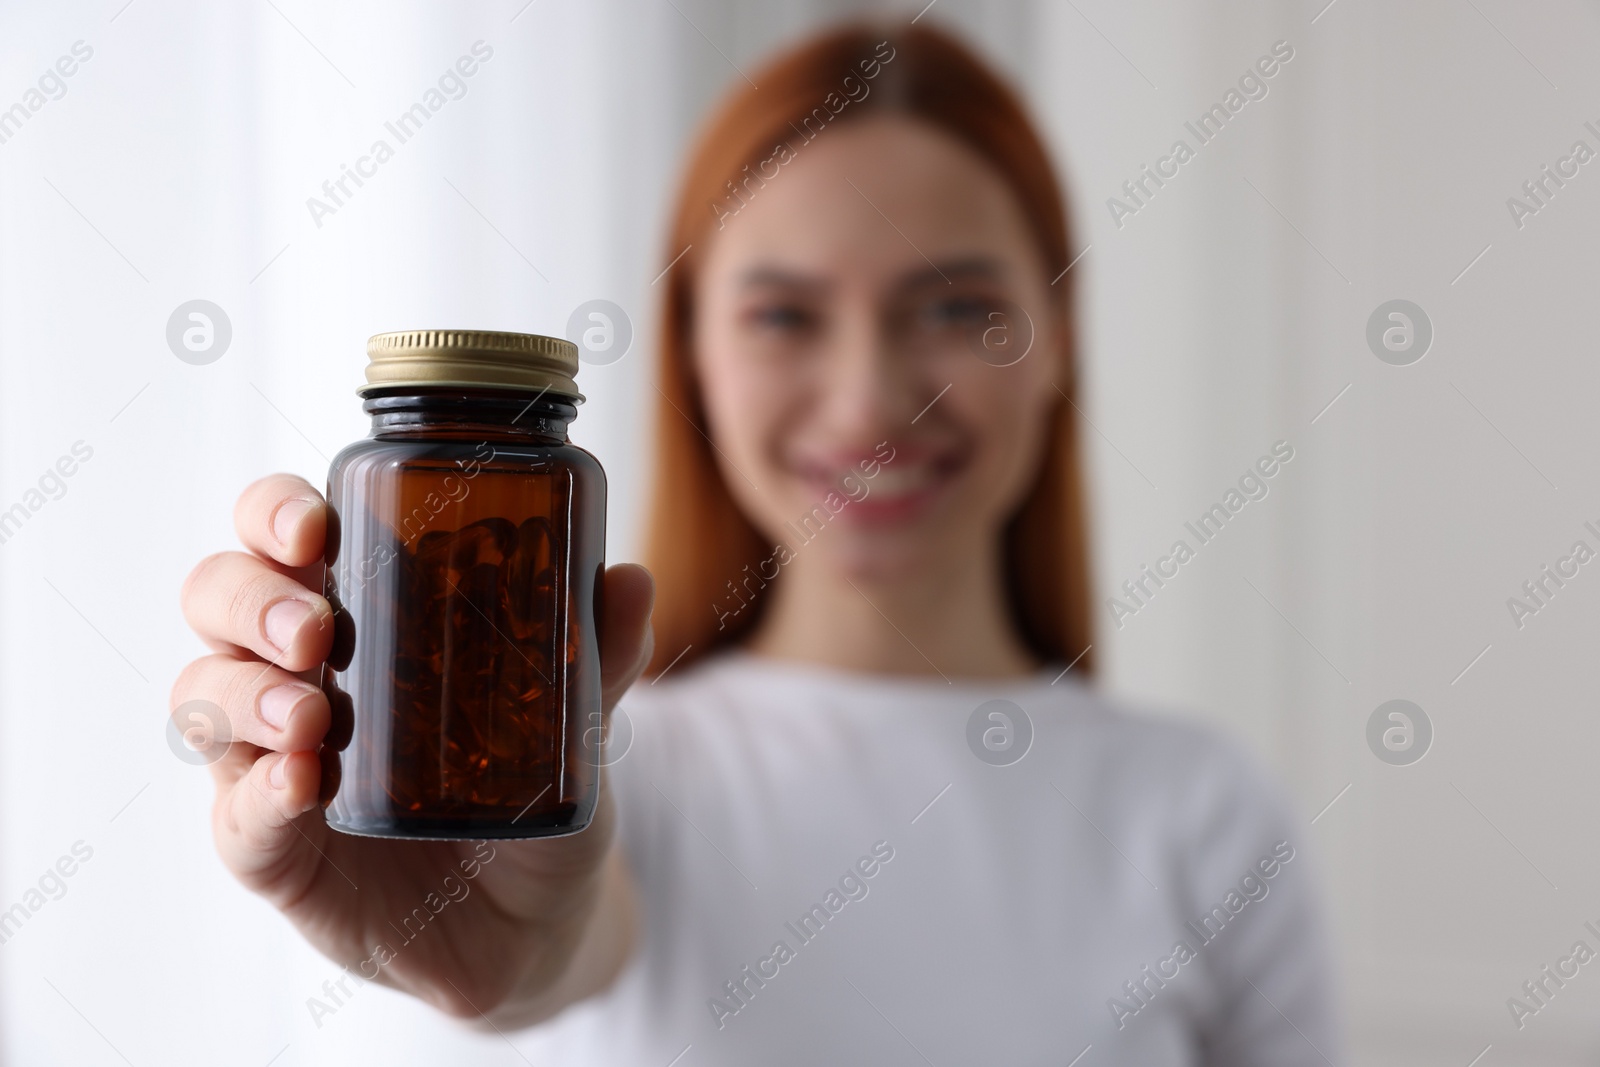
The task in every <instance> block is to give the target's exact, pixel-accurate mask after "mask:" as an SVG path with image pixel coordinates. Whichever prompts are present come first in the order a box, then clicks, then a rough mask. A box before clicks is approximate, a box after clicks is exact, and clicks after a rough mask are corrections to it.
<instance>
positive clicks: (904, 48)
mask: <svg viewBox="0 0 1600 1067" xmlns="http://www.w3.org/2000/svg"><path fill="white" fill-rule="evenodd" d="M753 80H754V84H755V85H758V86H759V87H760V88H759V89H757V88H755V87H754V86H744V85H741V86H740V87H739V88H738V89H737V90H736V91H735V92H734V93H733V94H732V96H731V97H729V98H728V99H727V100H726V101H724V103H723V104H722V106H721V108H720V109H719V110H718V111H717V112H716V113H715V114H714V115H713V116H712V118H711V120H710V122H709V123H708V124H707V125H706V127H705V128H704V130H703V131H702V133H701V135H700V138H699V140H698V141H697V143H696V145H695V148H694V151H693V153H692V154H691V155H690V157H689V162H688V167H687V169H686V171H685V174H684V178H683V183H682V185H681V186H680V188H679V193H678V199H677V203H676V208H675V210H674V212H673V216H672V229H671V234H670V241H669V244H668V247H667V249H666V250H665V255H664V258H663V263H664V264H665V263H668V262H670V261H672V260H673V259H674V258H675V257H680V256H681V258H677V259H676V262H673V263H671V266H670V269H668V270H667V272H666V277H665V279H664V280H663V285H664V288H665V294H664V297H663V300H664V305H663V307H662V313H661V320H660V321H661V345H660V352H661V357H660V364H659V375H658V385H657V390H658V392H659V401H660V402H659V403H658V405H657V411H656V420H655V449H654V462H655V478H654V483H653V492H654V497H653V500H652V502H651V508H650V516H649V525H648V532H647V541H646V547H645V562H646V563H647V565H648V566H649V567H650V569H651V570H652V571H653V572H654V574H655V578H656V586H657V595H656V606H655V634H656V645H655V657H654V659H653V660H652V662H651V664H650V667H649V670H648V673H650V674H658V673H659V672H661V671H662V670H664V669H665V668H666V667H667V666H669V665H673V664H675V665H676V667H678V668H682V667H683V666H685V665H687V664H688V663H690V662H692V661H693V660H695V659H698V658H700V657H702V656H705V655H706V654H708V653H710V652H713V651H715V650H716V649H718V648H720V647H723V646H726V645H730V644H735V643H738V642H739V641H740V640H741V639H742V638H743V637H744V636H745V635H746V634H747V633H748V632H749V631H750V628H751V626H752V624H753V623H754V622H755V621H756V620H757V619H758V618H759V617H760V610H759V608H760V604H762V603H764V601H765V599H766V598H759V599H758V601H757V603H756V605H753V607H754V609H755V610H748V611H745V610H741V611H740V612H739V613H738V614H737V615H736V616H734V617H733V621H731V622H730V621H729V619H728V618H727V616H726V615H725V614H724V613H722V612H719V610H718V607H717V605H719V604H721V603H722V602H724V601H725V600H726V590H727V588H728V583H729V582H730V581H737V580H738V578H739V577H740V574H741V572H742V571H743V570H744V568H745V567H746V566H747V565H754V564H756V563H757V562H758V561H760V560H763V559H765V558H767V557H768V556H769V555H770V554H771V552H772V548H773V546H772V545H770V544H768V543H767V541H766V540H765V539H764V538H763V536H762V535H761V533H760V532H759V531H758V530H757V529H756V527H755V526H754V524H752V523H751V521H750V520H749V519H748V518H747V517H746V516H745V515H744V513H743V512H742V511H740V509H739V507H738V506H737V505H736V504H735V502H734V500H733V497H732V495H731V494H730V493H729V491H728V487H727V484H726V483H725V482H724V481H723V477H722V475H721V473H720V472H719V470H718V468H717V465H716V462H715V460H714V457H713V454H712V445H711V443H710V438H709V436H708V435H707V423H706V418H705V412H704V409H703V405H702V403H701V398H700V395H699V389H698V386H697V385H696V383H695V374H694V367H693V360H692V358H691V351H690V346H691V336H692V323H691V315H692V314H693V310H694V286H695V280H696V276H697V267H698V263H697V261H698V258H699V252H700V250H701V248H702V246H703V245H704V244H705V243H706V240H707V237H708V231H709V230H711V229H712V228H713V227H719V226H721V225H723V224H725V222H726V219H727V216H728V215H729V214H730V213H736V211H737V209H738V208H739V207H740V206H741V205H742V204H743V203H744V202H745V200H746V199H747V198H748V197H749V196H750V195H753V194H754V193H755V192H756V191H757V190H758V189H759V188H760V185H761V184H763V183H764V181H765V178H770V177H772V175H773V170H772V169H771V168H773V167H775V166H777V165H778V163H782V162H784V161H785V156H784V154H783V153H784V151H785V149H787V151H788V153H789V156H788V157H787V158H798V157H801V156H803V153H804V152H805V147H804V146H805V144H806V143H807V142H808V141H809V140H810V139H812V138H814V137H817V136H825V135H826V127H827V126H828V125H831V124H834V123H838V122H852V121H855V120H856V119H859V118H863V117H865V116H868V115H873V114H879V115H881V114H903V115H906V116H909V117H915V118H917V119H919V120H922V121H924V122H926V123H929V124H931V125H932V126H933V127H935V128H936V129H939V130H941V131H943V132H944V133H946V134H948V135H950V136H953V137H955V138H956V139H957V140H959V141H961V142H962V143H963V144H965V145H967V146H968V147H969V148H971V149H974V150H975V151H976V152H977V153H978V155H979V156H981V157H982V158H983V159H984V160H985V161H986V162H987V163H988V164H989V165H990V166H992V167H993V168H994V169H995V170H996V171H997V172H998V173H999V175H1000V176H1001V177H1002V178H1003V179H1004V181H1005V182H1006V184H1007V185H1008V186H1009V187H1010V189H1011V191H1012V193H1013V194H1014V195H1015V196H1016V198H1017V201H1018V203H1019V204H1020V205H1021V207H1022V211H1023V215H1024V217H1025V218H1026V220H1027V222H1028V224H1029V229H1030V230H1031V232H1032V233H1033V234H1034V236H1035V238H1036V239H1037V241H1038V243H1039V249H1040V251H1041V252H1042V254H1043V261H1044V263H1045V264H1046V267H1047V269H1048V270H1049V272H1050V277H1051V278H1054V279H1056V281H1055V283H1054V284H1053V285H1052V287H1051V290H1050V291H1051V293H1052V294H1053V297H1052V298H1053V299H1054V300H1056V301H1059V304H1058V310H1059V312H1060V315H1061V318H1060V321H1061V324H1062V329H1061V330H1060V332H1059V336H1060V338H1061V343H1062V345H1063V346H1065V349H1066V351H1064V352H1062V353H1061V355H1062V357H1063V359H1062V366H1063V367H1066V368H1069V370H1068V372H1067V373H1065V374H1064V375H1063V379H1064V380H1061V381H1058V382H1057V383H1056V386H1057V388H1058V389H1060V391H1061V393H1062V396H1061V398H1060V401H1059V402H1058V403H1057V404H1056V405H1055V406H1054V409H1053V410H1052V412H1051V414H1050V417H1049V418H1050V423H1049V427H1048V431H1047V434H1046V441H1047V443H1046V445H1045V455H1044V457H1043V459H1042V462H1040V464H1039V468H1038V472H1037V476H1036V478H1035V480H1034V483H1033V486H1032V487H1031V489H1030V490H1029V492H1028V494H1027V496H1026V498H1025V500H1024V502H1023V503H1022V505H1021V506H1020V507H1019V509H1018V510H1017V512H1016V514H1015V515H1014V516H1013V517H1012V518H1011V519H1010V521H1009V522H1008V524H1007V527H1006V531H1005V546H1004V573H1005V580H1006V585H1007V589H1006V593H1007V600H1008V603H1009V605H1010V608H1011V613H1012V618H1013V621H1014V623H1015V625H1016V628H1017V630H1018V632H1019V633H1020V634H1021V636H1022V638H1023V640H1024V641H1025V642H1026V643H1027V645H1028V647H1029V649H1030V650H1031V651H1032V652H1033V653H1034V654H1035V655H1037V656H1039V657H1040V658H1042V659H1043V660H1045V661H1046V662H1059V663H1067V662H1071V661H1074V660H1076V661H1077V662H1078V669H1079V670H1081V671H1083V672H1085V673H1086V674H1087V673H1092V671H1093V663H1094V656H1093V655H1092V653H1090V652H1089V651H1088V650H1089V649H1090V647H1091V644H1092V640H1093V637H1092V634H1091V624H1090V612H1091V601H1090V595H1091V594H1090V588H1089V578H1088V544H1087V531H1086V524H1085V518H1084V500H1083V485H1082V480H1081V476H1080V471H1079V457H1078V444H1077V434H1076V419H1075V416H1076V412H1077V409H1076V406H1075V403H1074V401H1073V399H1072V398H1073V396H1074V394H1075V391H1076V390H1075V384H1076V375H1075V374H1073V373H1071V372H1070V368H1071V367H1072V357H1073V351H1072V344H1073V342H1072V336H1073V332H1074V330H1073V326H1074V317H1073V303H1072V295H1071V293H1072V289H1071V280H1072V276H1071V275H1070V274H1068V273H1064V272H1065V271H1066V268H1067V266H1068V265H1069V263H1070V262H1071V256H1070V250H1071V244H1070V242H1069V238H1068V234H1067V220H1066V212H1065V209H1064V206H1063V202H1062V194H1061V187H1060V185H1059V183H1058V181H1057V178H1056V174H1055V168H1054V167H1053V166H1052V165H1051V162H1050V156H1049V153H1048V152H1047V151H1046V149H1045V147H1044V144H1043V142H1042V140H1041V139H1040V137H1039V135H1038V132H1037V131H1036V130H1035V128H1034V126H1033V123H1032V122H1031V120H1030V119H1029V117H1028V114H1027V112H1026V110H1025V109H1024V107H1023V105H1022V102H1021V100H1020V99H1019V98H1018V96H1017V94H1016V93H1015V92H1014V91H1013V90H1012V89H1011V88H1010V87H1009V86H1008V85H1007V84H1006V83H1005V82H1003V81H1002V80H1001V79H1000V78H999V77H998V76H997V75H996V74H995V73H994V72H993V71H991V70H990V69H989V68H988V67H987V66H986V65H985V64H984V63H983V61H982V60H980V59H979V58H977V57H976V56H975V55H974V54H973V53H972V52H970V51H969V50H968V49H967V48H966V47H965V46H963V45H962V44H960V43H959V42H958V41H956V40H955V39H954V38H952V37H950V36H949V35H948V34H945V33H943V32H941V31H939V30H935V29H931V28H927V27H925V26H915V25H899V26H893V27H889V28H877V27H873V26H871V25H867V24H861V25H847V26H843V27H840V28H837V29H834V30H831V31H829V32H826V33H824V34H822V35H820V36H817V37H814V38H811V39H809V40H807V41H806V42H804V43H802V44H801V45H799V46H798V47H796V48H794V49H793V50H791V51H789V52H787V53H785V54H783V55H780V56H779V57H777V58H776V59H774V60H772V61H771V62H769V63H768V64H767V65H766V66H764V67H762V68H761V69H760V70H759V71H757V72H755V73H754V79H753ZM863 86H864V87H865V88H863ZM775 159H776V160H777V161H778V163H775V162H774V160H775ZM763 176H765V177H763ZM685 249H687V251H685ZM780 580H781V579H780Z"/></svg>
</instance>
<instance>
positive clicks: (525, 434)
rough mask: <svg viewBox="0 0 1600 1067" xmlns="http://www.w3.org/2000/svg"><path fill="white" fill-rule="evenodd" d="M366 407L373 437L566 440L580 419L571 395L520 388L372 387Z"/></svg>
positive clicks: (557, 441)
mask: <svg viewBox="0 0 1600 1067" xmlns="http://www.w3.org/2000/svg"><path fill="white" fill-rule="evenodd" d="M361 407H362V410H363V411H365V412H366V413H367V414H368V415H371V416H372V429H371V436H372V437H374V438H396V437H405V438H459V437H474V438H480V439H494V440H520V441H534V440H537V441H544V442H556V443H561V444H565V443H566V440H567V424H568V423H569V422H571V421H572V420H573V419H574V418H576V417H577V414H578V408H577V405H576V404H574V403H573V402H572V400H571V399H570V398H569V397H565V396H560V395H557V394H553V393H542V394H541V393H531V392H528V391H527V390H520V389H495V388H489V387H485V388H451V389H419V388H417V387H415V386H408V387H404V388H397V389H387V390H374V391H373V392H370V393H368V394H367V396H366V398H365V400H364V401H363V403H362V405H361Z"/></svg>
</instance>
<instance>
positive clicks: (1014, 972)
mask: <svg viewBox="0 0 1600 1067" xmlns="http://www.w3.org/2000/svg"><path fill="white" fill-rule="evenodd" d="M1057 673H1058V671H1056V670H1050V671H1045V672H1041V673H1040V674H1039V675H1037V676H1034V677H1030V678H1026V679H1016V680H1010V681H972V680H962V681H956V682H955V683H954V684H947V683H946V682H944V681H943V680H942V679H940V678H938V677H933V678H931V679H921V678H904V677H886V676H878V675H868V674H860V673H854V672H849V671H842V670H834V669H827V668H818V667H814V666H808V665H803V664H796V663H787V662H782V661H775V660H771V659H767V658H762V657H758V656H753V655H750V654H747V653H742V652H736V653H724V654H721V655H719V656H716V657H713V658H711V659H709V660H707V661H706V662H704V663H702V664H699V665H697V666H695V667H694V668H691V669H686V670H683V671H681V672H680V673H676V674H670V673H669V674H668V675H667V676H666V677H665V678H663V679H661V680H660V681H659V682H657V683H655V684H651V683H649V682H642V683H640V684H639V685H638V686H636V687H635V688H634V689H633V690H632V691H631V692H630V693H629V694H628V695H627V696H626V697H625V698H624V699H623V701H622V709H623V711H624V712H625V713H626V717H627V719H628V720H629V721H630V722H631V726H632V732H633V738H632V740H631V742H626V741H625V734H626V732H627V728H626V727H625V726H624V727H616V726H614V727H613V730H614V733H613V740H614V744H615V745H616V749H615V750H614V751H613V753H612V756H613V758H614V757H615V751H619V750H620V749H621V746H622V744H624V743H627V744H628V748H627V750H626V752H625V754H624V755H622V756H621V758H620V759H617V760H616V762H615V763H614V764H612V766H611V767H610V768H609V773H610V786H611V788H613V789H614V790H615V791H616V797H617V801H618V805H619V811H620V820H619V825H620V831H619V833H620V840H621V841H622V844H623V847H625V848H626V850H627V852H628V855H629V857H630V859H631V861H632V864H633V869H634V871H635V873H636V876H637V878H638V882H639V886H640V895H641V900H642V909H643V929H642V936H641V940H640V942H639V944H638V947H637V951H636V953H635V955H634V957H633V958H632V960H631V961H630V963H629V965H628V967H627V968H626V970H625V971H624V972H623V974H622V975H621V977H620V978H619V979H618V981H617V982H616V984H615V985H614V986H613V987H612V988H611V989H610V990H609V991H608V992H607V993H605V994H604V995H602V996H600V997H597V998H593V999H591V1000H589V1001H586V1002H584V1003H582V1004H579V1005H575V1006H574V1007H572V1008H571V1009H569V1010H568V1011H566V1012H564V1013H563V1014H562V1015H560V1016H559V1017H557V1018H556V1019H553V1020H551V1021H550V1022H548V1023H545V1024H543V1025H541V1026H539V1027H536V1028H533V1029H531V1030H527V1031H523V1032H520V1033H518V1034H516V1035H514V1037H515V1040H516V1044H517V1046H518V1047H519V1048H520V1049H521V1050H522V1051H523V1053H524V1054H525V1055H529V1056H530V1058H533V1057H534V1056H536V1055H537V1056H541V1057H547V1058H540V1059H533V1062H539V1063H544V1062H548V1063H551V1064H557V1063H559V1064H562V1065H563V1067H568V1065H572V1067H576V1065H580V1064H582V1065H588V1064H606V1065H613V1064H614V1065H619V1067H620V1065H627V1067H637V1065H646V1067H668V1065H669V1064H671V1065H672V1067H708V1065H724V1064H725V1065H738V1067H749V1065H753V1064H763V1065H766V1064H827V1065H829V1067H835V1065H842V1064H874V1065H881V1064H935V1065H938V1067H946V1065H949V1067H955V1065H958V1064H984V1065H988V1064H1007V1065H1010V1064H1027V1065H1032V1064H1040V1065H1044V1064H1049V1065H1051V1067H1067V1065H1069V1064H1071V1065H1075V1067H1107V1065H1113V1064H1117V1065H1128V1067H1169V1065H1170V1067H1177V1065H1180V1064H1181V1065H1200V1064H1204V1065H1208V1067H1223V1065H1225V1067H1255V1065H1261V1067H1268V1065H1270V1067H1294V1065H1301V1064H1304V1065H1312V1064H1319V1065H1320V1064H1337V1063H1339V1062H1341V1054H1342V1053H1341V1048H1340V1044H1341V1042H1340V1040H1339V1033H1338V1027H1337V1025H1336V1020H1335V1013H1334V1009H1333V1004H1332V994H1331V975H1330V966H1329V961H1328V956H1327V952H1326V948H1325V944H1324V939H1323V932H1322V929H1321V919H1320V915H1319V914H1318V909H1317V903H1316V899H1315V898H1316V893H1315V879H1314V872H1313V871H1312V870H1311V869H1310V865H1309V863H1308V861H1307V858H1306V856H1305V851H1306V850H1305V844H1306V841H1305V838H1306V836H1307V835H1306V828H1305V824H1304V823H1303V822H1300V821H1297V820H1296V819H1295V817H1294V816H1293V815H1292V813H1291V809H1290V807H1289V805H1288V804H1287V803H1286V801H1285V800H1284V798H1283V797H1282V796H1281V795H1280V794H1279V793H1278V792H1277V791H1276V790H1275V789H1274V788H1272V787H1270V786H1269V785H1268V784H1267V783H1266V782H1265V781H1264V780H1263V778H1262V777H1261V775H1260V774H1259V773H1258V772H1257V771H1256V769H1255V768H1254V767H1253V766H1252V765H1251V764H1250V763H1249V762H1248V761H1246V760H1245V759H1243V758H1242V757H1241V756H1240V754H1239V753H1238V752H1236V751H1235V750H1234V749H1233V748H1232V747H1231V746H1229V745H1228V744H1226V743H1224V742H1222V741H1221V740H1219V739H1218V738H1217V737H1215V736H1213V735H1212V734H1211V733H1209V732H1207V731H1205V730H1203V729H1200V728H1197V727H1195V726H1192V725H1184V724H1180V723H1177V722H1172V721H1164V720H1160V719H1155V718H1148V717H1143V716H1139V715H1134V714H1129V713H1126V712H1123V711H1119V710H1116V709H1114V708H1113V707H1111V706H1110V705H1109V704H1108V702H1107V701H1106V700H1105V699H1103V698H1101V697H1099V696H1097V695H1096V694H1095V693H1093V692H1092V691H1090V690H1088V689H1086V688H1084V687H1082V686H1080V685H1077V684H1075V683H1074V682H1072V681H1071V680H1070V676H1069V677H1068V678H1066V679H1062V680H1060V681H1058V682H1056V683H1055V684H1054V685H1052V684H1051V680H1052V679H1053V678H1055V677H1056V675H1057ZM990 701H1009V702H1010V703H1009V704H995V705H989V706H987V707H983V706H984V705H988V702H990ZM980 708H981V709H982V710H979V709H980ZM1017 708H1020V709H1021V711H1022V713H1023V714H1021V715H1019V714H1018V713H1017V711H1016V709H1017ZM992 712H999V713H1000V715H1001V717H999V718H995V717H992V715H991V713H992ZM974 720H976V721H975V722H974ZM1030 726H1031V730H1030ZM1030 732H1031V734H1032V736H1031V740H1030V739H1028V737H1027V735H1028V733H1030ZM978 753H982V754H983V755H984V757H987V759H985V758H980V755H978ZM1019 753H1021V758H1020V759H1018V758H1016V757H1017V755H1018V754H1019ZM1008 761H1011V762H1008ZM680 1056H681V1058H678V1059H675V1057H680ZM1074 1057H1080V1058H1078V1059H1075V1058H1074Z"/></svg>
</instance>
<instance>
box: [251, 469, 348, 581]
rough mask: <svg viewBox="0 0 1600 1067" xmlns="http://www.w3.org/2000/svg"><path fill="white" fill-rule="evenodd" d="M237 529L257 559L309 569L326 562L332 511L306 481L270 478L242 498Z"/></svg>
mask: <svg viewBox="0 0 1600 1067" xmlns="http://www.w3.org/2000/svg"><path fill="white" fill-rule="evenodd" d="M233 527H234V529H235V530H236V531H238V534H239V540H241V541H243V542H244V545H245V547H246V548H248V549H249V550H250V551H252V552H254V553H256V554H257V555H260V556H264V557H265V558H267V559H271V560H276V561H277V562H279V563H282V564H284V565H285V566H289V567H307V566H310V565H311V564H313V563H315V562H317V561H318V560H320V559H321V558H322V549H323V542H324V540H325V539H326V537H327V531H328V507H327V504H326V503H325V502H324V501H323V499H322V494H321V493H319V492H317V491H316V490H315V489H313V488H312V487H311V483H310V482H308V481H306V480H305V479H304V478H301V477H299V476H297V475H293V474H269V475H267V476H266V477H265V478H261V479H258V480H257V481H254V482H252V483H251V484H250V485H249V486H247V487H246V488H245V491H244V492H242V493H240V494H239V502H238V503H237V504H235V505H234V506H233Z"/></svg>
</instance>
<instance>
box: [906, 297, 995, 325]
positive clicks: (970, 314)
mask: <svg viewBox="0 0 1600 1067" xmlns="http://www.w3.org/2000/svg"><path fill="white" fill-rule="evenodd" d="M1000 308H1001V305H1000V303H999V302H998V301H996V300H992V299H990V298H989V297H986V296H975V295H972V294H964V295H952V296H948V297H941V298H938V299H935V300H931V301H929V302H928V303H927V304H924V305H923V307H922V308H921V310H920V312H919V314H918V318H919V320H920V323H921V325H922V326H923V328H924V329H931V330H942V329H964V328H966V327H968V326H973V325H978V324H982V323H985V322H987V321H988V318H989V315H990V313H991V312H994V311H998V310H1000Z"/></svg>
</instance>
